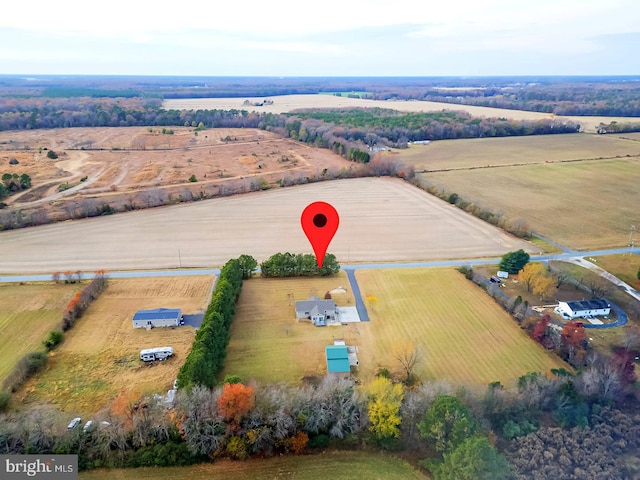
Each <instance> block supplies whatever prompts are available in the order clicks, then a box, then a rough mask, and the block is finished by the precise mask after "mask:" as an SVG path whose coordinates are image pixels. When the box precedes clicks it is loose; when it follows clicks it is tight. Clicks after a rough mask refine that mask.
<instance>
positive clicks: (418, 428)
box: [0, 366, 640, 480]
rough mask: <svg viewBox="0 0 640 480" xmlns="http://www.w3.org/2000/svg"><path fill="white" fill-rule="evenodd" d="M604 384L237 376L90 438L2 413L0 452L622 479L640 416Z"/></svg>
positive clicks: (58, 422)
mask: <svg viewBox="0 0 640 480" xmlns="http://www.w3.org/2000/svg"><path fill="white" fill-rule="evenodd" d="M607 385H608V383H607V379H606V374H605V373H604V372H603V371H602V369H598V368H595V369H594V368H593V367H591V366H589V367H588V368H587V369H585V371H584V372H583V373H580V374H578V375H575V376H574V375H571V374H570V373H568V372H566V371H563V370H558V371H555V372H554V374H553V375H551V376H548V375H541V374H536V373H530V374H527V375H524V376H523V377H521V378H520V379H519V380H518V382H517V388H516V389H506V388H503V387H502V385H500V384H499V383H493V384H491V385H489V386H488V387H487V389H486V391H485V392H484V395H483V396H476V395H474V394H472V393H470V392H468V391H464V390H454V389H453V388H452V387H451V386H449V385H447V384H445V383H433V382H424V383H422V384H419V385H416V386H415V387H413V388H410V389H407V388H405V387H404V386H403V385H401V384H394V383H393V382H391V381H390V380H389V379H387V378H384V377H379V378H376V379H374V380H373V381H372V382H371V383H370V384H368V385H365V386H362V387H358V386H356V385H355V384H354V382H353V381H351V380H349V379H343V378H331V377H326V378H324V379H323V380H322V381H321V382H320V383H318V384H317V385H310V384H306V385H302V386H293V385H285V384H279V385H256V386H247V385H243V384H241V383H239V382H238V379H229V381H227V382H225V383H224V384H223V385H220V386H216V387H214V388H212V389H210V388H207V387H204V386H196V387H194V388H191V389H181V390H179V392H178V395H177V399H176V406H175V409H174V410H172V411H167V410H166V409H164V408H163V407H162V406H161V405H160V404H158V403H155V402H153V401H151V400H149V401H147V402H143V401H141V402H137V403H136V404H131V405H130V406H129V408H128V409H127V410H126V412H125V414H124V415H123V416H117V415H113V414H111V413H108V412H103V413H102V414H99V415H97V416H96V419H97V420H104V421H108V422H109V423H110V425H109V426H106V427H104V426H98V427H96V428H93V429H90V430H89V431H87V432H84V431H83V430H82V429H75V430H72V431H67V430H66V429H65V428H64V426H65V425H66V422H65V421H64V418H65V417H64V416H63V415H64V414H63V413H62V412H56V411H54V410H52V409H51V408H52V407H47V406H38V407H33V408H32V409H26V410H23V411H21V412H19V413H18V412H14V413H9V414H3V415H2V417H0V420H1V421H0V451H1V452H2V453H6V454H20V453H25V452H29V453H34V454H38V453H47V452H56V453H76V454H79V459H80V466H81V468H83V469H87V468H94V467H104V466H108V467H117V466H143V465H144V466H152V465H158V466H166V465H184V464H188V463H193V462H195V461H201V460H206V459H210V458H218V457H231V458H235V459H243V458H246V457H248V456H252V455H264V456H272V455H276V454H284V453H303V452H305V451H308V450H309V449H316V448H325V447H327V446H330V445H336V446H342V447H351V448H357V447H358V446H359V445H364V446H376V447H382V448H387V449H393V450H398V449H407V450H412V451H413V453H412V455H413V456H418V457H421V458H425V457H426V459H425V460H424V461H423V462H422V464H423V465H424V466H425V467H426V468H428V469H429V470H430V471H431V472H432V474H433V475H434V478H436V479H442V480H444V479H453V478H473V479H479V480H482V479H494V478H510V475H515V476H516V478H545V477H544V476H540V474H538V473H536V470H537V469H542V471H544V472H554V474H553V475H552V477H553V478H558V479H564V478H567V479H569V478H585V479H591V478H594V479H595V478H624V475H625V473H626V472H625V467H624V465H623V463H622V461H621V459H620V458H621V456H622V455H624V454H625V453H628V452H630V451H632V449H635V448H637V447H638V446H639V445H640V443H639V442H640V416H639V415H638V414H637V412H636V413H626V414H624V413H622V412H621V411H619V410H616V409H614V408H612V407H610V406H604V405H605V404H609V405H614V404H615V403H616V402H617V401H622V399H621V398H620V396H619V395H617V394H616V392H606V391H605V390H604V389H603V388H602V387H606V386H607ZM98 424H99V422H98ZM598 436H601V437H602V440H598V439H597V437H598ZM496 444H497V445H500V446H501V449H502V450H504V451H505V452H506V458H507V460H508V464H507V462H506V461H505V457H504V456H503V455H501V454H499V453H498V452H497V450H496V448H495V445H496ZM585 452H588V454H585ZM578 469H579V470H578ZM582 472H586V473H582ZM603 472H604V473H603ZM578 473H580V475H578ZM605 473H606V475H605ZM598 475H600V476H598ZM546 478H550V477H546Z"/></svg>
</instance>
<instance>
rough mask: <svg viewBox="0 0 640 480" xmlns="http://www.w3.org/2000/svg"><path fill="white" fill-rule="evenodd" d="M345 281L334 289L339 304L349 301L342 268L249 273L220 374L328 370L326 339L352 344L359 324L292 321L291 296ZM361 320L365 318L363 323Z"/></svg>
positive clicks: (291, 377) (272, 377)
mask: <svg viewBox="0 0 640 480" xmlns="http://www.w3.org/2000/svg"><path fill="white" fill-rule="evenodd" d="M338 287H344V289H345V290H346V293H339V294H334V295H333V300H334V301H335V302H336V304H337V305H338V306H354V305H355V302H354V299H353V293H352V292H351V287H350V285H349V280H348V279H347V276H346V274H345V273H344V272H342V271H341V272H339V274H338V275H337V276H334V277H314V278H253V279H251V280H247V281H245V282H244V284H243V286H242V293H241V294H240V300H239V302H238V309H237V311H236V315H235V318H234V320H233V324H232V326H231V340H230V342H229V346H228V347H227V358H226V360H225V368H224V372H223V375H222V377H224V375H227V374H235V375H239V376H240V377H241V378H242V379H243V380H244V381H249V380H257V381H259V382H262V383H271V382H280V381H283V382H289V383H297V382H299V381H300V380H302V378H303V377H305V376H316V375H324V374H325V373H326V372H327V367H326V360H325V350H324V347H325V345H331V344H333V340H334V339H337V338H344V339H345V340H346V341H347V343H348V344H353V343H354V342H355V340H356V338H357V337H358V336H359V332H360V330H361V329H362V327H361V325H362V324H351V325H349V326H329V327H316V326H314V325H313V324H312V323H311V322H310V321H309V320H306V321H305V320H302V321H300V322H297V321H296V312H295V302H296V300H306V299H308V298H309V297H310V296H317V297H320V298H323V297H324V294H325V292H327V291H328V290H333V289H336V288H338ZM363 325H365V326H366V324H363Z"/></svg>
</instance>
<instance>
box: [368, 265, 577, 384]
mask: <svg viewBox="0 0 640 480" xmlns="http://www.w3.org/2000/svg"><path fill="white" fill-rule="evenodd" d="M356 277H357V279H358V283H359V285H360V290H361V292H362V293H363V295H365V296H373V297H376V298H377V302H376V305H375V306H370V307H369V310H370V311H369V314H370V316H371V317H372V321H371V322H370V325H369V327H370V329H369V332H370V335H369V336H367V337H366V338H363V341H362V344H361V346H360V352H359V355H358V357H359V360H360V366H361V369H362V370H363V372H362V373H363V374H364V375H365V376H368V375H367V372H369V375H370V374H371V373H375V371H377V370H378V369H379V368H383V367H384V368H388V369H389V370H390V371H391V370H398V367H399V364H398V361H397V360H396V359H394V356H393V353H394V349H395V348H396V345H398V343H399V342H402V341H405V340H406V339H410V340H413V341H414V342H415V343H416V345H417V346H418V348H419V350H421V351H422V352H423V356H424V360H423V361H422V362H421V363H420V364H419V365H418V367H417V368H416V372H415V373H416V374H417V376H418V377H419V378H420V379H422V380H445V381H448V382H450V383H452V384H455V385H465V386H469V387H473V386H485V385H486V384H488V383H490V382H493V381H501V382H502V383H503V384H504V385H509V386H511V384H512V382H513V381H514V380H516V379H517V378H518V377H520V376H521V375H524V374H525V373H527V372H531V371H539V372H547V371H549V370H550V369H552V368H559V367H565V368H567V365H566V364H565V363H564V362H562V361H561V360H560V359H559V358H558V357H556V356H554V355H553V354H551V353H550V352H548V351H546V350H544V349H543V348H542V347H541V346H540V345H538V344H536V343H535V342H534V341H533V340H531V339H530V338H529V337H528V336H527V334H526V333H525V332H524V330H521V329H520V327H519V326H518V325H517V324H516V322H515V321H514V320H513V319H512V318H511V316H510V315H508V314H507V313H506V312H504V311H503V310H502V309H501V308H500V307H499V306H498V305H497V304H496V303H495V302H494V301H493V300H492V299H491V298H490V297H489V296H488V295H487V294H486V293H485V292H484V291H483V290H482V289H481V288H480V287H477V286H476V285H474V284H473V283H471V282H470V281H468V280H466V279H465V277H464V276H463V275H462V274H460V273H459V272H457V271H456V270H454V269H442V268H423V269H381V270H358V271H357V272H356Z"/></svg>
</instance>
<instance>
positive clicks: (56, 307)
mask: <svg viewBox="0 0 640 480" xmlns="http://www.w3.org/2000/svg"><path fill="white" fill-rule="evenodd" d="M81 288H82V286H81V285H78V284H59V285H55V284H53V283H37V284H28V285H19V284H14V283H7V284H1V285H0V329H1V330H2V335H0V384H1V383H2V381H3V380H4V379H5V378H6V376H7V375H8V374H9V372H10V371H11V369H12V368H13V367H14V366H15V365H16V363H17V362H18V360H19V359H20V358H21V357H22V356H23V355H25V354H26V353H29V352H33V351H36V350H44V347H43V346H42V342H43V340H45V339H46V338H47V336H48V335H49V332H50V331H52V330H54V329H57V328H58V326H59V325H60V324H61V323H62V313H63V312H64V309H65V307H66V306H67V304H68V303H69V300H71V299H72V298H73V296H74V295H75V293H76V292H77V291H78V290H80V289H81Z"/></svg>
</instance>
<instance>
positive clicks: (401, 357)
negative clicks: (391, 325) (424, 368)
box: [393, 340, 422, 383]
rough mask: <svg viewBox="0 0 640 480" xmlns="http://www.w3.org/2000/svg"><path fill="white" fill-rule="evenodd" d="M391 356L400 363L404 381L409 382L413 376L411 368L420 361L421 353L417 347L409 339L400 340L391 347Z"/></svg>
mask: <svg viewBox="0 0 640 480" xmlns="http://www.w3.org/2000/svg"><path fill="white" fill-rule="evenodd" d="M393 358H395V359H396V360H398V362H399V363H400V366H401V367H402V370H403V371H404V373H405V375H406V378H405V382H407V383H409V381H410V380H411V377H412V376H413V370H414V369H415V367H416V365H418V364H419V363H420V362H421V361H422V353H421V352H420V350H419V348H418V347H417V346H416V344H415V343H414V342H412V341H410V340H406V341H403V342H400V343H398V344H396V345H395V347H394V349H393Z"/></svg>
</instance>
